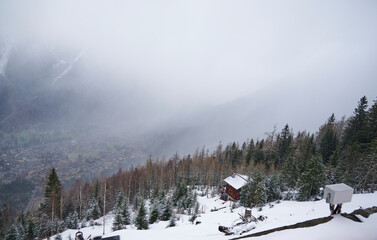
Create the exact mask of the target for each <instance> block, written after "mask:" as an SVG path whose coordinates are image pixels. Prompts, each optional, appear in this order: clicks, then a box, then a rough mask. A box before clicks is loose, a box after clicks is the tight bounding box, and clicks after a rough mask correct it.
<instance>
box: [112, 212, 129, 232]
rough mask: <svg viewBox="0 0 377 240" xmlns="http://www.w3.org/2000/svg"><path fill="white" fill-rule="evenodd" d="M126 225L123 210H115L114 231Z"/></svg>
mask: <svg viewBox="0 0 377 240" xmlns="http://www.w3.org/2000/svg"><path fill="white" fill-rule="evenodd" d="M125 228H126V227H125V226H124V225H123V218H122V212H121V211H120V209H118V210H116V211H115V218H114V222H113V227H112V229H113V231H117V230H121V229H125Z"/></svg>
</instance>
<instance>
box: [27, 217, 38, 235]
mask: <svg viewBox="0 0 377 240" xmlns="http://www.w3.org/2000/svg"><path fill="white" fill-rule="evenodd" d="M25 237H26V239H27V240H32V239H34V238H35V237H36V229H35V224H34V222H33V219H31V218H30V219H28V220H27V221H26V229H25Z"/></svg>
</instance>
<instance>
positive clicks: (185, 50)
mask: <svg viewBox="0 0 377 240" xmlns="http://www.w3.org/2000/svg"><path fill="white" fill-rule="evenodd" d="M0 32H1V35H2V39H3V41H4V42H7V43H9V44H10V45H11V44H12V43H13V42H20V41H35V42H42V43H45V44H48V45H50V46H51V47H52V48H59V49H69V50H73V51H76V53H77V54H80V53H82V52H85V54H84V57H85V58H86V60H87V61H90V62H91V63H92V64H96V65H97V66H98V67H99V68H101V69H103V70H104V71H108V72H111V73H112V74H116V75H117V76H120V77H119V78H117V79H121V80H119V81H125V82H127V81H131V82H134V83H135V84H137V85H138V86H139V87H141V88H144V89H145V90H146V91H148V92H153V93H154V94H156V93H158V94H159V97H160V98H162V99H164V100H165V101H166V104H170V105H171V106H173V107H175V108H182V107H196V106H199V105H219V104H223V103H226V102H229V101H232V100H234V99H237V98H240V97H242V96H247V95H252V94H255V93H258V94H264V93H266V95H268V93H269V91H270V89H277V88H281V91H286V92H287V96H286V97H299V96H301V97H303V99H305V101H307V102H304V103H302V105H301V106H304V105H313V104H314V105H316V103H317V102H319V104H320V107H322V108H326V106H325V105H324V104H325V103H326V101H335V103H336V104H335V105H334V104H333V105H331V108H332V110H329V111H332V112H336V113H337V114H338V116H339V115H340V116H341V115H343V114H347V115H348V116H349V115H350V114H351V113H352V110H353V108H354V106H355V104H356V103H357V100H358V99H359V98H360V97H361V96H363V95H367V97H368V98H369V100H370V102H371V100H373V99H375V98H376V96H377V78H376V77H377V1H374V0H371V1H364V0H360V1H346V0H342V1H328V0H323V1H317V0H316V1H315V0H313V1H301V0H289V1H268V0H263V1H250V0H247V1H246V0H245V1H221V0H216V1H213V0H206V1H203V0H196V1H195V0H194V1H193V0H191V1H171V0H167V1H159V0H150V1H145V0H135V1H17V0H16V1H15V0H12V1H6V0H3V1H1V2H0ZM104 84H107V83H106V82H104ZM311 91H315V94H313V93H311V95H310V96H312V97H311V98H310V99H308V98H305V95H306V92H311ZM293 93H297V94H298V95H297V96H292V95H293ZM310 101H312V102H310ZM277 103H278V99H277ZM317 105H318V104H317ZM345 106H347V107H345ZM334 108H335V109H334ZM337 109H344V110H339V112H337ZM326 114H327V112H326ZM340 116H339V117H340ZM277 121H278V120H277Z"/></svg>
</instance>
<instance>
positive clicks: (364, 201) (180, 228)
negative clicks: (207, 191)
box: [52, 193, 377, 240]
mask: <svg viewBox="0 0 377 240" xmlns="http://www.w3.org/2000/svg"><path fill="white" fill-rule="evenodd" d="M198 201H199V203H200V205H201V208H200V210H201V211H203V213H202V214H200V217H198V219H197V220H198V221H200V222H201V224H198V225H193V224H191V222H189V220H188V219H189V218H190V216H187V215H180V216H179V218H180V219H179V220H177V222H176V223H177V226H176V227H172V228H166V226H167V225H168V222H163V221H160V222H159V223H156V224H152V225H150V229H149V230H136V228H135V227H133V226H128V229H125V230H120V231H115V232H113V231H112V230H111V225H112V221H113V216H112V215H111V214H110V215H107V216H106V219H105V220H106V224H105V232H106V234H105V236H114V235H119V236H120V239H121V240H125V239H139V240H142V239H154V240H158V239H164V240H168V239H196V240H197V239H206V240H207V239H208V240H211V239H231V238H234V237H237V236H238V235H237V236H236V235H231V236H225V235H224V234H223V233H221V232H219V231H218V226H220V225H223V226H231V225H232V223H233V222H234V221H235V220H237V219H239V215H238V214H241V215H242V214H244V211H245V210H244V208H243V207H239V208H236V209H234V210H233V211H231V203H230V202H225V203H224V202H223V201H222V200H220V199H219V198H218V197H214V198H207V197H198ZM224 206H226V208H224V209H221V210H219V211H215V212H211V211H210V210H211V209H213V208H214V207H216V208H220V207H224ZM372 206H377V193H373V194H354V195H353V198H352V202H350V203H345V204H343V208H342V212H346V213H351V212H352V211H353V210H356V209H358V208H360V207H362V208H368V207H372ZM252 214H253V215H254V216H255V217H258V216H260V215H263V216H267V219H266V220H265V221H263V222H258V223H257V224H256V228H255V229H254V230H251V231H250V232H248V233H245V235H247V234H251V233H256V232H260V231H264V230H268V229H272V228H276V227H280V226H285V225H291V224H295V223H297V222H302V221H306V220H310V219H314V218H320V217H325V216H329V214H330V211H329V206H328V204H327V203H325V200H320V201H314V202H296V201H281V202H280V203H273V206H269V205H266V206H265V207H263V208H262V210H261V211H258V209H256V208H253V209H252ZM358 217H359V218H360V219H361V220H362V221H363V222H362V223H358V222H354V221H351V220H349V219H347V218H344V217H342V216H340V215H337V216H335V217H334V219H332V220H331V221H330V222H327V223H324V224H320V225H317V226H314V227H309V228H300V229H294V230H284V231H279V232H275V233H270V234H268V235H265V236H260V237H253V238H251V239H269V240H270V239H279V240H281V239H305V240H311V239H364V240H368V239H377V228H376V226H377V214H372V215H371V216H370V217H369V218H363V217H362V216H359V215H358ZM97 222H102V219H98V220H97ZM81 231H82V232H83V234H84V237H85V239H86V238H87V237H88V236H89V235H91V236H92V237H94V236H98V235H102V232H103V227H102V226H95V227H87V228H83V229H81ZM76 232H77V230H67V231H65V232H63V233H62V234H61V236H62V239H63V240H66V239H74V236H75V233H76ZM70 237H71V238H70ZM52 239H54V238H52ZM246 239H248V238H246Z"/></svg>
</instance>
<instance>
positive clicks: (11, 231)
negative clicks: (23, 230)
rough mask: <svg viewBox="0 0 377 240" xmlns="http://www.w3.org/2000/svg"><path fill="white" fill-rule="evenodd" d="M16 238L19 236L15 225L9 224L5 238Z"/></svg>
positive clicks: (12, 239)
mask: <svg viewBox="0 0 377 240" xmlns="http://www.w3.org/2000/svg"><path fill="white" fill-rule="evenodd" d="M18 239H20V238H19V235H18V232H17V228H16V226H14V225H12V226H10V228H9V229H8V231H7V233H6V235H5V240H18Z"/></svg>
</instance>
